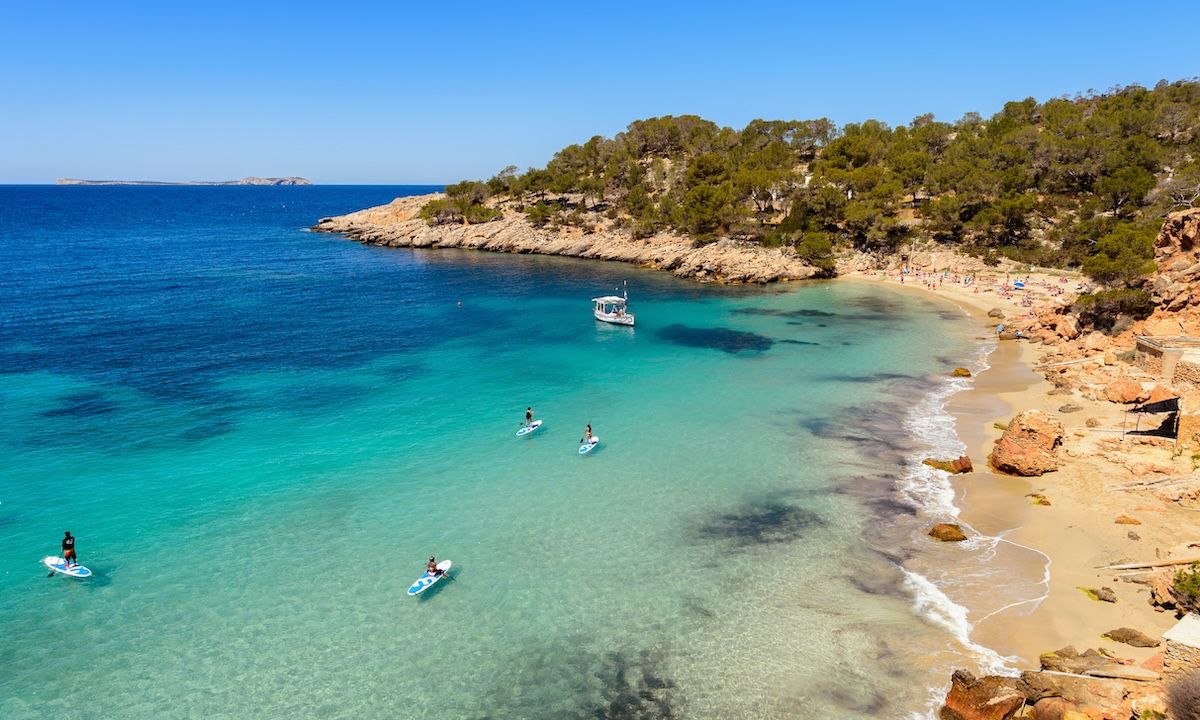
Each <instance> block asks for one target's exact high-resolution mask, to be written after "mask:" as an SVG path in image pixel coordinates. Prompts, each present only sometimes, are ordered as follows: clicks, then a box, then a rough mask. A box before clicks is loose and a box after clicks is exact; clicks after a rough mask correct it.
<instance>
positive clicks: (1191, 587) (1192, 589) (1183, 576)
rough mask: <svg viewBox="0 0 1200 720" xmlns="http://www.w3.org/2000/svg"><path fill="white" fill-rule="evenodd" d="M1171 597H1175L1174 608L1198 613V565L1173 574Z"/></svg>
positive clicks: (1195, 564)
mask: <svg viewBox="0 0 1200 720" xmlns="http://www.w3.org/2000/svg"><path fill="white" fill-rule="evenodd" d="M1171 595H1173V596H1174V597H1175V606H1176V607H1178V608H1179V609H1180V610H1184V611H1186V612H1200V563H1192V565H1191V566H1190V567H1187V568H1181V569H1179V570H1177V571H1176V572H1175V582H1174V583H1173V584H1172V585H1171Z"/></svg>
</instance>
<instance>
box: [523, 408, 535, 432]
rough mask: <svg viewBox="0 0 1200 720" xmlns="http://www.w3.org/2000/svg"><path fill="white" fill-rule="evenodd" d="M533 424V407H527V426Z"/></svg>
mask: <svg viewBox="0 0 1200 720" xmlns="http://www.w3.org/2000/svg"><path fill="white" fill-rule="evenodd" d="M532 424H533V408H531V407H527V408H525V427H529V426H530V425H532Z"/></svg>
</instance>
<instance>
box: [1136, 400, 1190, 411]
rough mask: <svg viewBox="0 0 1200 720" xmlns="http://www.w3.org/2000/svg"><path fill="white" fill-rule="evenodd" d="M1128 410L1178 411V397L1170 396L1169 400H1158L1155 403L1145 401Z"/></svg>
mask: <svg viewBox="0 0 1200 720" xmlns="http://www.w3.org/2000/svg"><path fill="white" fill-rule="evenodd" d="M1129 412H1135V413H1169V412H1179V398H1171V399H1170V400H1160V401H1158V402H1156V403H1146V404H1145V405H1138V406H1137V407H1135V408H1133V409H1131V410H1130V411H1129Z"/></svg>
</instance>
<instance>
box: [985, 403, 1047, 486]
mask: <svg viewBox="0 0 1200 720" xmlns="http://www.w3.org/2000/svg"><path fill="white" fill-rule="evenodd" d="M1062 439H1063V426H1062V423H1060V422H1059V421H1058V420H1056V419H1054V418H1052V417H1050V416H1049V415H1047V414H1046V413H1044V412H1042V411H1041V410H1026V411H1025V412H1023V413H1020V414H1019V415H1017V416H1016V417H1015V418H1013V419H1012V422H1010V423H1009V424H1008V428H1007V429H1006V430H1005V431H1004V435H1002V436H1001V437H1000V439H999V440H997V441H996V447H995V449H994V450H992V455H991V458H990V460H991V464H992V467H994V468H996V469H997V470H999V471H1000V472H1005V473H1009V474H1012V475H1021V476H1024V477H1029V476H1033V475H1042V474H1043V473H1048V472H1052V471H1054V470H1057V469H1058V457H1057V456H1056V453H1055V451H1056V450H1057V449H1058V446H1059V445H1060V444H1062Z"/></svg>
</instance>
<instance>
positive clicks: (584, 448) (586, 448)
mask: <svg viewBox="0 0 1200 720" xmlns="http://www.w3.org/2000/svg"><path fill="white" fill-rule="evenodd" d="M599 444H600V437H599V436H598V435H593V436H592V439H591V440H588V441H587V442H585V443H584V444H582V445H580V446H579V454H580V455H587V454H588V453H590V452H591V451H592V449H593V448H595V447H596V446H597V445H599Z"/></svg>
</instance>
